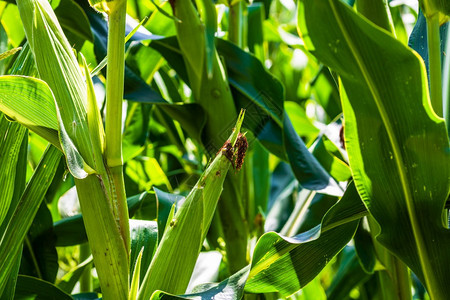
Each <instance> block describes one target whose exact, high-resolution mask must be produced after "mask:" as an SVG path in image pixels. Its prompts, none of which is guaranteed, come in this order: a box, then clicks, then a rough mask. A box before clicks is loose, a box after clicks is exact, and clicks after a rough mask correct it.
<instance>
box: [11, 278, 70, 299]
mask: <svg viewBox="0 0 450 300" xmlns="http://www.w3.org/2000/svg"><path fill="white" fill-rule="evenodd" d="M14 299H17V300H28V299H36V300H44V299H60V300H72V299H73V298H72V297H70V295H68V294H66V293H64V292H63V291H62V290H60V289H59V288H58V287H56V286H55V285H53V284H51V283H50V282H48V281H44V280H41V279H38V278H35V277H30V276H24V275H19V278H18V280H17V287H16V294H15V295H14Z"/></svg>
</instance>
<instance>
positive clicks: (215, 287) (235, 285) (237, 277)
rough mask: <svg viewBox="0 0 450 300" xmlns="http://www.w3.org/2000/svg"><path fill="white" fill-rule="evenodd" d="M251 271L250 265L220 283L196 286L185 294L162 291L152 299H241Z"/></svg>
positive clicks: (156, 293) (154, 294)
mask: <svg viewBox="0 0 450 300" xmlns="http://www.w3.org/2000/svg"><path fill="white" fill-rule="evenodd" d="M249 271H250V268H249V266H247V267H245V268H243V269H242V270H240V271H239V272H237V273H235V274H233V275H232V276H230V277H229V278H227V279H225V280H224V281H222V282H220V283H209V284H202V285H199V286H196V287H195V288H194V291H193V292H192V293H189V294H185V295H178V296H176V295H172V294H168V293H165V292H162V291H156V292H155V293H153V295H152V297H151V298H150V299H151V300H181V299H196V300H197V299H200V300H208V299H214V300H228V299H241V298H242V296H243V294H244V285H245V280H246V278H247V276H248V273H249Z"/></svg>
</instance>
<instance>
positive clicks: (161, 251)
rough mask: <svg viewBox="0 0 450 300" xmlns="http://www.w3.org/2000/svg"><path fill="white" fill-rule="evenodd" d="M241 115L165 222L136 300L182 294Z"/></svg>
mask: <svg viewBox="0 0 450 300" xmlns="http://www.w3.org/2000/svg"><path fill="white" fill-rule="evenodd" d="M243 116H244V113H243V112H241V114H240V116H239V119H238V121H237V124H236V128H235V130H234V132H233V134H232V135H231V136H230V138H229V140H228V141H227V142H226V143H225V145H224V147H223V148H222V149H221V150H220V151H219V153H218V154H217V156H216V157H215V159H214V160H213V161H212V163H211V164H210V165H209V167H208V168H207V169H206V171H205V172H204V173H203V174H202V176H201V178H200V180H199V181H198V182H197V184H196V185H195V187H194V188H193V189H192V191H191V192H190V193H189V195H188V196H187V198H186V200H185V201H184V202H183V204H181V206H180V208H179V209H178V211H177V212H176V213H175V215H174V216H173V218H171V219H170V220H169V221H168V222H169V224H168V226H166V229H165V232H164V235H163V237H162V240H161V243H160V244H159V246H158V249H157V250H156V253H155V256H154V258H153V260H152V263H151V265H150V268H149V270H148V271H147V273H146V275H145V278H144V281H143V284H142V287H141V290H140V292H139V297H138V299H141V300H143V299H149V298H150V296H151V295H152V294H153V293H154V292H155V291H156V290H163V291H165V292H169V293H173V294H182V293H184V292H185V290H186V288H187V286H188V283H189V280H190V277H191V275H192V271H193V269H194V266H195V262H196V261H197V257H198V254H199V253H200V250H201V247H202V244H203V241H204V239H205V237H206V233H207V232H208V229H209V225H210V224H211V220H212V217H213V216H214V211H215V209H216V206H217V202H218V200H219V196H220V194H221V192H222V186H223V182H224V180H225V177H226V174H227V172H228V169H229V168H230V166H231V164H232V163H231V160H232V159H233V155H231V157H230V154H231V153H234V152H236V151H238V149H235V148H234V147H235V145H237V144H236V141H237V139H238V135H239V131H240V127H241V125H242V121H243Z"/></svg>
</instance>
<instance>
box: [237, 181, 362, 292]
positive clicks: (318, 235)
mask: <svg viewBox="0 0 450 300" xmlns="http://www.w3.org/2000/svg"><path fill="white" fill-rule="evenodd" d="M361 206H362V202H361V199H360V198H359V195H358V193H357V191H356V189H355V187H354V185H353V184H351V185H349V187H348V188H347V190H346V192H345V194H344V196H343V197H342V198H341V200H340V201H339V202H338V203H337V204H335V205H334V206H333V207H332V208H331V209H330V210H329V211H328V212H327V214H326V215H325V216H324V218H323V220H322V223H321V224H319V225H317V226H315V227H314V228H312V229H310V230H308V231H306V232H304V233H301V234H298V235H296V236H294V237H285V236H282V235H280V234H278V233H275V232H268V233H266V234H264V235H263V236H262V237H261V238H260V239H259V240H258V242H257V244H256V247H255V251H254V252H253V259H252V266H251V270H250V274H249V276H248V279H247V283H246V285H245V291H247V292H252V293H269V292H279V293H280V294H281V295H282V296H283V297H286V296H289V295H291V294H293V293H295V292H297V291H298V290H300V289H301V288H302V287H304V286H306V285H307V284H308V283H309V282H310V281H311V280H313V279H314V278H315V277H316V276H317V275H318V274H319V273H320V271H321V270H322V269H323V268H324V267H325V266H326V265H327V264H328V263H329V262H330V260H331V259H332V258H333V257H334V256H335V255H336V254H337V253H339V252H340V251H341V250H342V248H344V246H345V245H346V244H347V243H348V242H349V241H350V239H351V238H352V237H353V235H354V233H355V230H356V228H357V226H358V223H359V221H358V219H359V218H360V217H361V216H360V215H359V214H358V212H357V211H358V207H361Z"/></svg>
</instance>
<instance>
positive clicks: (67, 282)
mask: <svg viewBox="0 0 450 300" xmlns="http://www.w3.org/2000/svg"><path fill="white" fill-rule="evenodd" d="M92 261H93V259H92V256H90V257H88V258H87V259H86V260H85V261H83V262H81V263H80V264H79V265H77V266H76V267H75V268H73V269H72V270H70V271H69V272H68V273H66V274H65V275H64V276H63V277H62V278H61V280H60V281H59V282H58V284H57V286H58V288H60V289H61V290H62V291H64V292H66V293H68V294H70V293H71V292H72V291H73V288H74V287H75V285H76V284H77V282H78V281H79V280H80V278H81V275H83V273H84V271H85V270H86V268H90V267H91V266H92Z"/></svg>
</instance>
